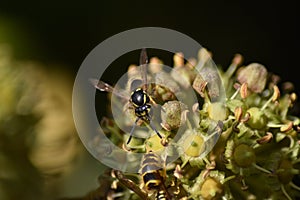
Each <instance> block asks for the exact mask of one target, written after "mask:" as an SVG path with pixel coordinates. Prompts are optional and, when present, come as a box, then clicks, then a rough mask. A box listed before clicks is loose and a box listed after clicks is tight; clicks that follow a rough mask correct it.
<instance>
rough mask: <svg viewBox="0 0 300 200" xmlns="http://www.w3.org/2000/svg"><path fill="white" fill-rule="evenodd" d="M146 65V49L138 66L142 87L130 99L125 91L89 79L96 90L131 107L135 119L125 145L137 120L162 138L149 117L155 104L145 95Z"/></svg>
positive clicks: (142, 52) (132, 93)
mask: <svg viewBox="0 0 300 200" xmlns="http://www.w3.org/2000/svg"><path fill="white" fill-rule="evenodd" d="M147 65H148V56H147V53H146V49H144V48H143V49H142V51H141V54H140V66H139V67H140V70H141V78H142V86H140V87H137V88H136V89H134V90H133V91H132V92H131V95H130V98H128V95H126V92H125V91H122V90H116V89H114V88H113V87H112V86H111V85H109V84H108V83H105V82H103V81H101V80H100V81H99V80H97V79H90V81H91V83H92V84H93V85H94V87H95V88H96V89H98V90H100V91H104V92H111V93H114V94H115V95H116V96H118V97H121V98H123V99H126V100H127V101H129V103H130V104H131V105H132V106H133V108H134V112H135V116H136V117H137V118H136V120H135V122H134V124H133V126H132V129H131V131H130V136H129V138H128V140H127V144H129V143H130V141H131V138H132V136H133V132H134V129H135V127H136V125H137V123H138V121H139V120H142V121H144V122H146V123H147V124H148V125H149V126H150V127H151V129H152V130H154V131H155V132H156V134H157V135H158V136H159V137H160V138H162V136H161V134H160V133H159V132H158V131H157V129H156V128H155V126H154V125H153V123H152V120H151V115H150V113H151V111H152V110H151V108H152V106H151V103H152V104H155V102H154V100H153V99H152V98H151V96H150V95H149V94H148V93H147V89H148V82H147Z"/></svg>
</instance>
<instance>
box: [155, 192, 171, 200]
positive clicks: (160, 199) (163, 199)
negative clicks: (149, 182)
mask: <svg viewBox="0 0 300 200" xmlns="http://www.w3.org/2000/svg"><path fill="white" fill-rule="evenodd" d="M155 200H168V199H167V194H166V191H164V190H159V191H158V192H157V195H156V198H155Z"/></svg>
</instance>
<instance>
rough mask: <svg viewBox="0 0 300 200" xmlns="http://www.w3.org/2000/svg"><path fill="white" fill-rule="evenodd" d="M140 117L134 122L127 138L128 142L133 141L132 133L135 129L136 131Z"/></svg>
mask: <svg viewBox="0 0 300 200" xmlns="http://www.w3.org/2000/svg"><path fill="white" fill-rule="evenodd" d="M139 119H140V118H139V117H137V118H136V120H135V122H134V124H133V126H132V128H131V131H130V136H129V138H128V140H127V144H129V142H130V141H131V138H132V135H133V131H134V129H135V127H136V124H137V122H138V121H139Z"/></svg>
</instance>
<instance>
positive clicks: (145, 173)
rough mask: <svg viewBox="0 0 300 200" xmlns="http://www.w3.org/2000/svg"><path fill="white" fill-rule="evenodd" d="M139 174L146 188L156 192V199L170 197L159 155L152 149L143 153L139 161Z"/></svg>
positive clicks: (164, 199) (163, 199)
mask: <svg viewBox="0 0 300 200" xmlns="http://www.w3.org/2000/svg"><path fill="white" fill-rule="evenodd" d="M141 175H142V179H143V183H144V185H145V188H146V190H148V191H151V190H152V191H153V190H155V191H156V192H157V193H156V197H155V198H156V200H167V199H171V198H170V195H169V193H168V191H167V188H166V186H165V184H164V182H165V178H164V177H165V172H164V168H163V164H162V160H161V158H160V156H159V155H157V154H155V153H153V152H152V151H149V152H148V153H146V154H145V155H144V157H143V159H142V162H141Z"/></svg>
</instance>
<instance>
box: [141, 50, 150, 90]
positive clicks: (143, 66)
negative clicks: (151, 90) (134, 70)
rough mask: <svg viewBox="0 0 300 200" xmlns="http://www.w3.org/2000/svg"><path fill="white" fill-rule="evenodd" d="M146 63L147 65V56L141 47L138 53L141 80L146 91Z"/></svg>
mask: <svg viewBox="0 0 300 200" xmlns="http://www.w3.org/2000/svg"><path fill="white" fill-rule="evenodd" d="M147 65H148V56H147V52H146V49H144V48H143V49H142V51H141V55H140V70H141V76H142V81H143V87H144V90H145V91H147V84H148V81H147Z"/></svg>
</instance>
